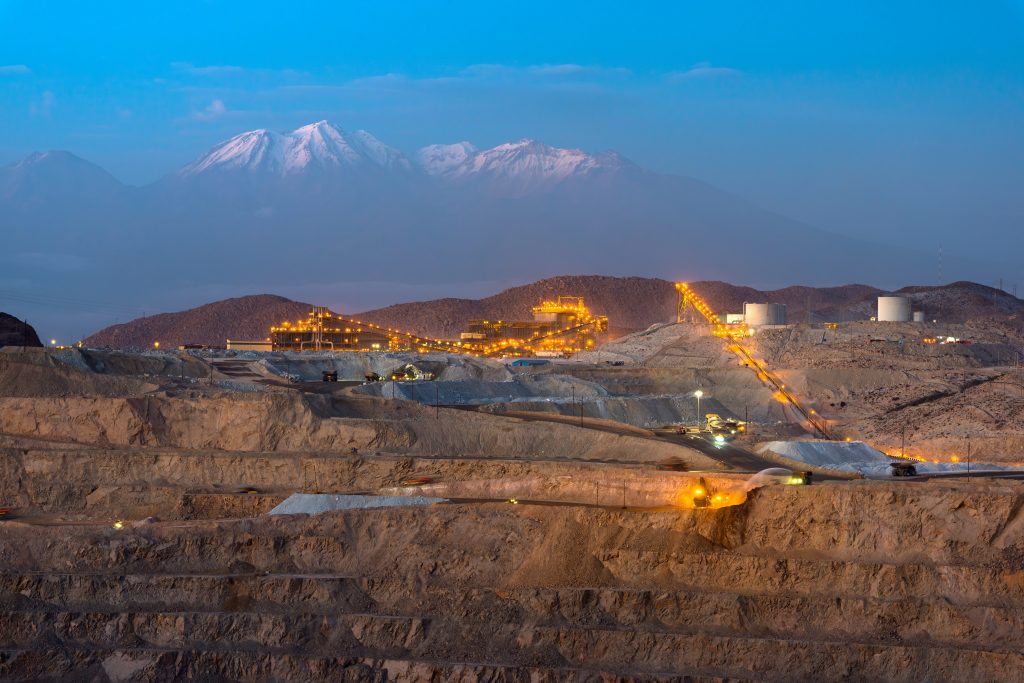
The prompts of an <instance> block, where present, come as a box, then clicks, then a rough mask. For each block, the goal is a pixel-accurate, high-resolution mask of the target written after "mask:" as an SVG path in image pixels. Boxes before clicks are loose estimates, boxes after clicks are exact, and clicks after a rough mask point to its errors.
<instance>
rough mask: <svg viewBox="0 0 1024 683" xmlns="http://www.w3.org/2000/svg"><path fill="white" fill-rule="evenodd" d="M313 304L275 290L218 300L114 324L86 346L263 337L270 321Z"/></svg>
mask: <svg viewBox="0 0 1024 683" xmlns="http://www.w3.org/2000/svg"><path fill="white" fill-rule="evenodd" d="M309 309H310V305H309V304H304V303H301V302H298V301H292V300H291V299H286V298H284V297H283V296H276V295H273V294H256V295H252V296H242V297H238V298H235V299H224V300H223V301H215V302H214V303H211V304H206V305H205V306H199V307H198V308H190V309H188V310H187V311H178V312H177V313H161V314H160V315H151V316H147V317H145V318H137V319H136V320H132V321H130V322H127V323H122V324H120V325H111V326H110V327H107V328H104V329H102V330H100V331H99V332H97V333H96V334H94V335H92V336H90V337H89V338H87V339H86V340H85V345H86V346H92V347H101V346H112V347H118V348H127V347H147V346H152V345H153V342H154V341H159V342H160V344H161V346H164V347H171V346H178V345H180V344H209V345H212V346H223V345H224V342H225V340H227V339H263V338H265V337H266V336H267V331H268V329H269V328H270V326H271V325H276V324H280V323H281V322H282V321H284V320H296V319H299V318H303V319H304V318H305V317H306V314H307V313H308V312H309Z"/></svg>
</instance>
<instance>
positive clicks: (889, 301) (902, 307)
mask: <svg viewBox="0 0 1024 683" xmlns="http://www.w3.org/2000/svg"><path fill="white" fill-rule="evenodd" d="M878 320H879V321H881V322H890V323H908V322H910V320H911V317H910V299H909V298H908V297H905V296H880V297H878Z"/></svg>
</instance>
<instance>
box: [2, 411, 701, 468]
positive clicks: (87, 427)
mask: <svg viewBox="0 0 1024 683" xmlns="http://www.w3.org/2000/svg"><path fill="white" fill-rule="evenodd" d="M363 400H374V399H363ZM340 405H341V407H339V402H337V401H332V400H331V399H329V398H325V397H318V396H298V395H294V394H266V393H264V394H234V395H229V396H223V397H212V398H175V397H169V396H146V397H139V398H125V399H119V398H82V397H67V398H26V399H23V398H0V433H2V434H5V435H9V436H23V437H30V438H39V439H44V440H48V441H58V442H59V441H64V442H69V443H78V444H89V445H98V446H112V447H121V448H123V447H127V446H137V447H163V448H185V449H199V450H211V449H216V450H231V451H274V450H277V451H317V452H325V453H339V452H342V453H347V452H349V451H351V450H352V449H356V450H359V449H376V450H392V451H403V452H409V453H431V454H442V455H443V454H450V455H456V454H457V455H460V456H467V455H485V456H486V455H492V456H493V455H530V456H543V457H548V458H552V457H567V456H573V455H580V454H586V456H587V457H588V458H590V459H610V460H626V461H656V460H660V459H664V458H668V457H679V458H681V459H683V460H684V461H686V462H688V463H689V464H691V466H695V467H710V466H712V465H713V461H711V460H710V459H708V458H707V457H705V456H703V455H701V454H700V453H698V452H697V451H694V450H692V449H689V448H686V447H683V446H678V445H675V444H670V443H665V442H660V441H655V440H650V439H640V438H637V437H632V436H620V435H616V434H610V433H605V432H598V431H594V430H579V429H574V428H573V427H571V426H567V425H560V424H553V423H531V422H521V421H518V420H515V421H513V420H508V419H502V418H498V417H493V416H488V415H480V414H473V413H467V412H464V411H445V416H444V418H445V419H440V417H439V416H438V414H437V412H436V411H433V410H429V409H426V408H422V407H420V406H418V405H416V404H409V403H401V402H399V403H394V402H392V403H386V402H382V401H380V400H379V399H377V405H378V408H379V409H380V410H379V412H380V414H381V415H382V417H381V418H380V419H364V418H348V417H333V416H332V415H337V414H344V412H345V409H344V401H342V402H340Z"/></svg>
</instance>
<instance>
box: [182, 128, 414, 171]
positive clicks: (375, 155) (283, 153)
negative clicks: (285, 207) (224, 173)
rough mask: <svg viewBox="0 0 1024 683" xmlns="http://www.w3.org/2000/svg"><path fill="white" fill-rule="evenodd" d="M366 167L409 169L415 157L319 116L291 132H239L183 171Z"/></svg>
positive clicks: (360, 131)
mask: <svg viewBox="0 0 1024 683" xmlns="http://www.w3.org/2000/svg"><path fill="white" fill-rule="evenodd" d="M360 166H369V167H374V166H377V167H383V168H389V169H396V168H399V169H405V168H409V161H408V159H406V158H405V156H404V155H403V154H402V153H401V152H399V151H398V150H397V149H394V148H393V147H389V146H387V145H385V144H384V143H382V142H381V141H380V140H378V139H377V138H375V137H373V136H372V135H370V134H369V133H367V132H366V131H363V130H359V131H356V132H354V133H351V134H350V133H346V132H345V131H344V130H342V129H340V128H338V127H337V126H335V125H334V124H332V123H330V122H329V121H317V122H316V123H311V124H309V125H306V126H302V127H301V128H297V129H295V130H293V131H292V132H290V133H275V132H272V131H268V130H265V129H259V130H253V131H249V132H247V133H242V134H241V135H236V136H235V137H233V138H231V139H230V140H227V141H226V142H222V143H221V144H219V145H217V146H216V147H214V148H213V149H212V150H211V151H210V152H209V153H208V154H207V155H205V156H203V157H201V158H199V159H197V160H196V161H194V162H192V163H191V164H189V165H188V166H186V167H185V168H184V169H182V171H181V175H183V176H194V175H198V174H200V173H204V172H206V171H209V170H214V169H218V170H239V171H247V172H252V173H269V174H272V175H282V176H285V175H292V174H296V173H302V172H305V171H307V170H310V169H313V168H319V169H324V170H334V169H342V168H353V167H360Z"/></svg>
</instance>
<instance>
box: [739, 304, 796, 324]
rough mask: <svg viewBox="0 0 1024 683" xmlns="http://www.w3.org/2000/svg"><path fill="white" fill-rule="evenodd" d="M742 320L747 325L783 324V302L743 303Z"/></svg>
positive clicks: (784, 320)
mask: <svg viewBox="0 0 1024 683" xmlns="http://www.w3.org/2000/svg"><path fill="white" fill-rule="evenodd" d="M743 322H745V323H746V324H748V325H752V326H757V325H785V324H786V305H785V304H749V303H744V304H743Z"/></svg>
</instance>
